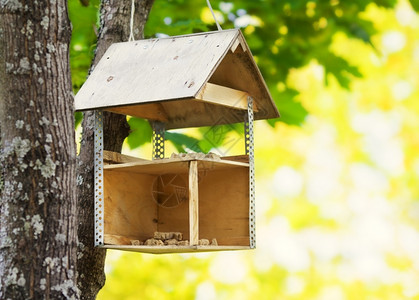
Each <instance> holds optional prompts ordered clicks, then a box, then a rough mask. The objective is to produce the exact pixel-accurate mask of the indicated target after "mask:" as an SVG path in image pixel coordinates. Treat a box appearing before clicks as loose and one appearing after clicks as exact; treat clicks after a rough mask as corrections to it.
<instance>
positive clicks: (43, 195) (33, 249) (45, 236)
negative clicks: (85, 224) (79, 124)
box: [0, 0, 79, 299]
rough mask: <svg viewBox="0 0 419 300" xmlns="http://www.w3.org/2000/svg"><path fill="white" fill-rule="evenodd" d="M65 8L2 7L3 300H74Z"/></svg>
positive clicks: (58, 0) (43, 1)
mask: <svg viewBox="0 0 419 300" xmlns="http://www.w3.org/2000/svg"><path fill="white" fill-rule="evenodd" d="M70 36H71V28H70V22H69V19H68V15H67V2H66V1H65V0H37V1H28V0H13V1H10V0H9V1H0V106H1V107H0V128H1V130H0V132H1V146H0V147H1V172H2V181H3V187H2V193H1V201H0V299H77V298H79V295H78V289H77V279H76V278H77V275H76V271H77V222H76V204H77V199H76V192H75V188H74V187H75V185H76V145H75V137H74V117H73V113H74V111H73V96H72V86H71V78H70V69H69V49H68V45H69V42H70Z"/></svg>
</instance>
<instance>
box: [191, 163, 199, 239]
mask: <svg viewBox="0 0 419 300" xmlns="http://www.w3.org/2000/svg"><path fill="white" fill-rule="evenodd" d="M188 200H189V243H190V245H191V246H195V245H198V240H199V197H198V162H197V161H196V160H193V161H191V162H189V199H188Z"/></svg>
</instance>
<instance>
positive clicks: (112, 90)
mask: <svg viewBox="0 0 419 300" xmlns="http://www.w3.org/2000/svg"><path fill="white" fill-rule="evenodd" d="M75 103H76V104H75V105H76V110H79V111H83V110H95V111H96V114H95V115H96V118H95V119H96V120H95V245H96V246H100V247H104V248H110V249H121V250H128V251H138V252H147V253H173V252H194V251H216V250H237V249H251V248H254V247H255V183H254V154H253V120H258V119H268V118H275V117H278V116H279V114H278V111H277V109H276V107H275V105H274V103H273V101H272V99H271V96H270V94H269V91H268V89H267V87H266V84H265V82H264V80H263V78H262V76H261V73H260V71H259V69H258V67H257V65H256V63H255V61H254V59H253V57H252V54H251V52H250V50H249V47H248V45H247V44H246V41H245V40H244V37H243V35H242V34H241V32H240V31H239V30H236V29H234V30H223V31H216V32H207V33H199V34H191V35H184V36H175V37H167V38H159V39H149V40H138V41H133V42H125V43H117V44H113V45H112V46H111V47H109V49H108V50H107V52H106V53H105V54H104V56H103V57H102V59H101V60H100V62H99V63H98V64H97V66H96V68H95V69H94V71H93V72H92V74H91V75H90V76H89V78H88V79H87V81H86V82H85V84H84V85H83V86H82V88H81V89H80V91H79V92H78V94H77V95H76V98H75ZM102 111H110V112H114V113H119V114H124V115H130V116H136V117H141V118H145V119H147V120H148V121H149V122H150V123H151V124H152V127H153V160H145V159H140V158H132V157H126V156H123V155H119V154H116V153H109V152H107V151H103V131H102V122H103V117H102ZM239 122H241V123H243V124H244V127H245V137H244V145H245V146H244V147H243V149H244V155H240V156H229V157H218V156H214V155H212V154H198V153H195V154H185V155H183V154H180V155H174V156H173V155H172V157H170V158H165V155H164V132H165V131H166V130H169V129H177V128H187V127H200V126H211V125H215V124H216V125H219V124H231V123H239Z"/></svg>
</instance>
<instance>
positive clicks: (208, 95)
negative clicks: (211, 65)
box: [195, 82, 257, 110]
mask: <svg viewBox="0 0 419 300" xmlns="http://www.w3.org/2000/svg"><path fill="white" fill-rule="evenodd" d="M248 96H249V94H248V93H246V92H242V91H239V90H235V89H231V88H228V87H224V86H221V85H217V84H213V83H209V82H208V83H206V84H205V85H204V86H203V88H202V89H201V90H200V91H199V93H198V95H197V96H196V97H195V98H196V99H198V100H203V101H207V102H210V103H213V104H218V105H223V106H227V107H231V108H234V109H243V110H247V97H248ZM254 110H257V108H256V105H255V107H254Z"/></svg>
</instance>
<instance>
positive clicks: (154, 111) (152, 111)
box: [106, 103, 169, 123]
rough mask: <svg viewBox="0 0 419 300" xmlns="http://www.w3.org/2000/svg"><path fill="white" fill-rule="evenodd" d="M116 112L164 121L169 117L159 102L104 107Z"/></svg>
mask: <svg viewBox="0 0 419 300" xmlns="http://www.w3.org/2000/svg"><path fill="white" fill-rule="evenodd" d="M106 110H107V111H110V112H114V113H117V114H123V115H129V116H135V117H138V118H144V119H147V120H153V121H160V122H164V123H166V122H167V121H168V120H169V118H168V116H167V113H166V112H165V111H164V108H163V106H162V105H161V104H160V103H150V104H142V105H129V106H117V107H110V108H107V109H106Z"/></svg>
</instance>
